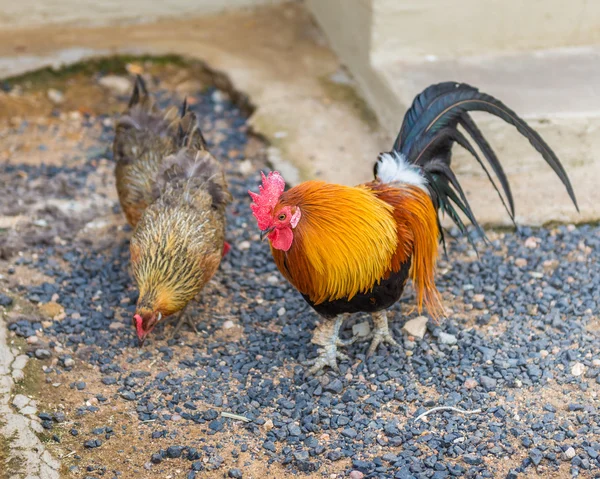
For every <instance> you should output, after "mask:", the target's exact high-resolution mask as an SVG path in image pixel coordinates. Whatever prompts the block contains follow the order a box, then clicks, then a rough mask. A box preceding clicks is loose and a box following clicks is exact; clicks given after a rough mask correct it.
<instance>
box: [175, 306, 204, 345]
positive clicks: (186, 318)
mask: <svg viewBox="0 0 600 479" xmlns="http://www.w3.org/2000/svg"><path fill="white" fill-rule="evenodd" d="M186 323H187V325H188V326H189V327H190V328H191V330H192V331H194V333H196V334H199V333H198V330H197V329H196V323H194V320H193V319H192V317H191V316H190V315H189V314H186V312H185V309H184V310H183V311H181V313H179V321H177V325H176V326H175V329H174V330H173V333H172V334H171V339H172V338H174V337H175V336H177V333H179V330H180V329H181V326H183V325H184V324H186Z"/></svg>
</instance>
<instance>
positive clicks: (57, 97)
mask: <svg viewBox="0 0 600 479" xmlns="http://www.w3.org/2000/svg"><path fill="white" fill-rule="evenodd" d="M46 94H47V96H48V100H50V101H51V102H52V103H54V104H55V105H60V104H61V103H62V102H64V101H65V95H63V93H62V92H61V91H59V90H56V89H55V88H49V89H48V91H47V92H46Z"/></svg>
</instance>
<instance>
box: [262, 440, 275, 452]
mask: <svg viewBox="0 0 600 479" xmlns="http://www.w3.org/2000/svg"><path fill="white" fill-rule="evenodd" d="M263 447H264V448H265V449H266V450H267V451H271V452H275V451H277V449H276V448H275V443H274V442H273V441H265V442H264V443H263Z"/></svg>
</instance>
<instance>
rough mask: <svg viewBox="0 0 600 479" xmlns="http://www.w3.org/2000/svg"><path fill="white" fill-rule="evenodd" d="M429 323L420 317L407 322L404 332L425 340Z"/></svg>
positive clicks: (423, 317)
mask: <svg viewBox="0 0 600 479" xmlns="http://www.w3.org/2000/svg"><path fill="white" fill-rule="evenodd" d="M427 321H428V320H427V318H426V317H425V316H419V317H417V318H414V319H411V320H410V321H407V322H406V323H405V324H404V326H403V327H402V330H403V331H404V332H406V333H407V334H409V335H410V336H414V337H415V338H419V339H423V337H424V336H425V331H427Z"/></svg>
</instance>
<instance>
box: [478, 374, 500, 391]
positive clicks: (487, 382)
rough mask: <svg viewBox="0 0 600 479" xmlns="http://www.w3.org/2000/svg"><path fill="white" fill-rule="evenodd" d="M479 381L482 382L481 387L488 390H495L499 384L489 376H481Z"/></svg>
mask: <svg viewBox="0 0 600 479" xmlns="http://www.w3.org/2000/svg"><path fill="white" fill-rule="evenodd" d="M479 381H480V382H481V385H482V386H483V387H484V388H486V389H495V388H496V384H497V382H498V381H496V380H495V379H494V378H490V377H489V376H481V378H480V379H479Z"/></svg>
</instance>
